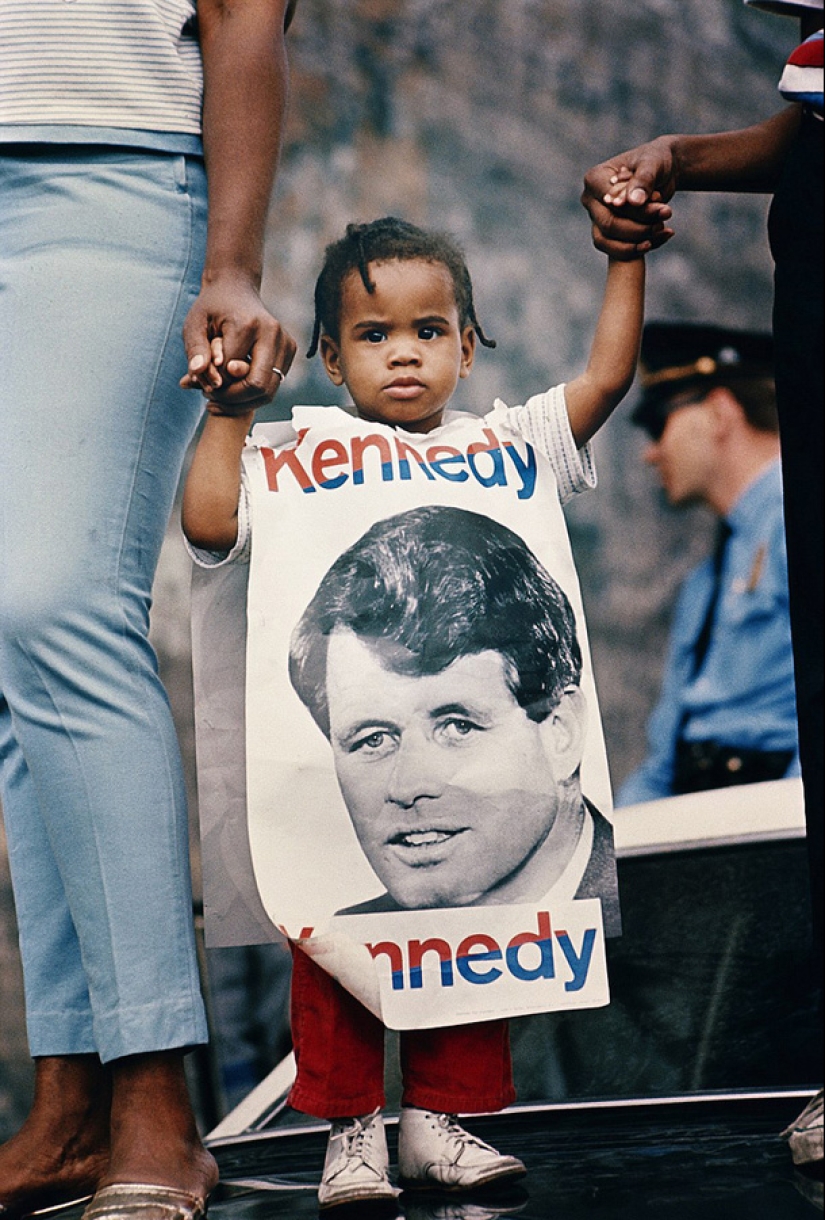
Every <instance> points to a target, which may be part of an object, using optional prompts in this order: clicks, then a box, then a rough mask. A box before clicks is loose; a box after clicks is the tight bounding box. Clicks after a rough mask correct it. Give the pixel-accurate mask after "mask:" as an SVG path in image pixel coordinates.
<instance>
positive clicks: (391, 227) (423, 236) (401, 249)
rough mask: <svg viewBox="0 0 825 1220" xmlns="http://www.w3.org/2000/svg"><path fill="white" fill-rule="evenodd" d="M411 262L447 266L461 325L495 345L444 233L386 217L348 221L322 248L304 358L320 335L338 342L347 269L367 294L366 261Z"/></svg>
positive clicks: (460, 256) (370, 286)
mask: <svg viewBox="0 0 825 1220" xmlns="http://www.w3.org/2000/svg"><path fill="white" fill-rule="evenodd" d="M415 260H419V261H421V262H425V263H441V264H442V265H443V266H444V267H446V268H447V270H448V271H449V273H450V275H451V276H452V280H453V284H454V285H455V299H456V304H457V305H458V314H459V321H460V324H461V327H462V329H463V328H464V327H465V326H467V325H470V326H472V328H473V330H474V331H475V332H476V334H477V335H478V337H479V340H480V341H481V343H483V345H484V346H485V347H495V346H496V345H495V341H494V340H493V339H488V338H487V336H486V335H485V334H484V331H483V330H482V329H481V324H480V323H479V320H478V318H477V317H476V308H475V303H474V301H473V283H472V280H471V279H470V272H469V271H468V270H467V263H466V261H465V258H464V253H463V251H462V250H461V248H460V247H459V245H458V244H457V243H456V242H455V241H454V240H453V238H452V237H449V236H448V235H447V234H446V233H429V232H427V231H426V230H425V229H419V228H418V227H417V226H416V225H413V224H409V222H408V221H406V220H398V219H397V218H396V217H395V216H385V217H383V218H382V219H381V220H373V221H371V222H370V224H351V225H347V231H346V233H345V235H344V236H343V237H342V238H341V239H340V240H339V241H336V242H333V243H332V244H331V245H329V246H327V248H326V253H325V257H324V267H323V270H322V271H321V274H320V275H319V277H318V283H317V284H316V285H315V325H314V327H313V331H312V342H311V343H310V345H309V351H308V352H307V358H308V359H311V358H312V357H313V356H314V355H315V353H316V352H317V351H318V344H319V341H320V338H321V335H322V334H327V335H329V336H330V338H332V339H334V340H335V341H336V342H337V341H338V338H339V325H340V319H341V292H342V287H343V283H344V280H345V279H346V277H347V276H348V275H349V273H350V272H351V271H357V272H358V273H359V275H360V276H361V280H362V283H363V285H364V287H365V288H366V290H367V292H370V293H372V292H375V284H374V283H373V282H372V280H371V279H370V275H369V264H370V263H389V262H394V261H401V262H411V261H415Z"/></svg>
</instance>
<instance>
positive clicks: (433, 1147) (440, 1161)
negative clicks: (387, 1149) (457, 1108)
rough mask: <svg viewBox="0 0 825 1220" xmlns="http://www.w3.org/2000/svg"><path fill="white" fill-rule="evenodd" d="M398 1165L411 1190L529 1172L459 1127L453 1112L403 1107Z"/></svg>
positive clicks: (473, 1184) (466, 1186)
mask: <svg viewBox="0 0 825 1220" xmlns="http://www.w3.org/2000/svg"><path fill="white" fill-rule="evenodd" d="M398 1169H399V1176H400V1178H401V1182H402V1184H403V1185H404V1186H405V1187H406V1188H408V1189H410V1190H448V1191H450V1190H474V1189H475V1188H477V1187H479V1186H488V1185H489V1184H490V1183H491V1182H500V1181H502V1180H504V1179H506V1178H510V1179H512V1178H521V1177H523V1176H524V1175H525V1174H526V1172H527V1170H526V1169H525V1167H524V1165H523V1164H522V1163H521V1161H520V1160H518V1159H517V1158H516V1157H514V1156H502V1154H501V1153H500V1152H497V1151H496V1149H495V1148H491V1147H490V1145H489V1144H485V1143H482V1141H481V1140H480V1139H476V1137H475V1136H474V1135H470V1133H469V1132H468V1131H465V1130H464V1128H463V1127H460V1126H459V1124H458V1121H457V1119H456V1118H455V1117H454V1115H452V1114H433V1113H432V1112H431V1111H429V1110H402V1111H401V1119H400V1121H399V1124H398Z"/></svg>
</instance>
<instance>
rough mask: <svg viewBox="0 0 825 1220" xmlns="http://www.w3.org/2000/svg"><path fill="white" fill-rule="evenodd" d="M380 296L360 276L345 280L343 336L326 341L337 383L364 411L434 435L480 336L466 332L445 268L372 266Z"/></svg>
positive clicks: (469, 329) (325, 350)
mask: <svg viewBox="0 0 825 1220" xmlns="http://www.w3.org/2000/svg"><path fill="white" fill-rule="evenodd" d="M369 274H370V279H371V280H372V282H373V283H374V284H375V292H372V293H370V292H367V290H366V288H365V287H364V285H363V283H362V281H361V277H360V275H359V274H358V272H357V271H352V272H350V274H349V275H348V276H347V278H346V279H345V280H344V283H343V286H342V288H343V291H342V294H341V318H340V324H339V325H340V339H339V341H338V342H337V343H336V342H335V341H334V340H333V339H331V338H330V337H329V335H324V336H323V338H322V339H321V355H322V356H323V359H324V364H325V365H326V369H327V373H328V374H329V376H330V379H331V380H332V381H333V382H334V384H335V385H346V387H347V389H348V390H349V392H350V394H351V395H352V400H353V402H354V403H355V406H356V407H357V409H358V414H359V415H360V416H362V418H364V419H373V420H376V421H378V422H379V423H383V424H390V425H393V426H395V425H398V426H399V427H402V428H406V429H407V430H408V431H410V432H431V431H432V429H433V428H437V427H438V426H439V424H440V423H441V418H442V415H443V413H444V408H445V407H446V405H447V403H448V402H449V401H450V399H451V398H452V396H453V394H454V393H455V388H456V386H457V385H458V382H459V380H460V378H462V377H467V376H468V375H469V373H470V370H471V368H472V366H473V357H474V355H475V333H474V331H473V328H472V327H471V326H467V327H465V328H464V329H463V330H462V328H461V324H460V320H459V316H458V305H457V303H456V296H455V286H454V284H453V279H452V276H451V275H450V272H449V271H448V270H447V268H446V267H445V266H444V265H443V264H442V263H427V262H424V261H422V260H419V259H416V260H410V261H403V262H402V261H398V260H395V261H393V262H386V263H370V265H369Z"/></svg>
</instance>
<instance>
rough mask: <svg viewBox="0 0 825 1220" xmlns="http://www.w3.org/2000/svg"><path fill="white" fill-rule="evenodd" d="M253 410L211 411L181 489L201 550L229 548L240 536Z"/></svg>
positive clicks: (188, 525)
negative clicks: (240, 504) (246, 446)
mask: <svg viewBox="0 0 825 1220" xmlns="http://www.w3.org/2000/svg"><path fill="white" fill-rule="evenodd" d="M254 415H255V412H254V411H252V410H246V411H244V412H242V413H241V414H237V415H226V414H223V413H220V412H218V411H210V413H209V415H208V416H207V420H206V423H205V424H204V428H203V432H202V433H201V436H200V440H199V441H198V444H197V447H196V449H195V453H194V456H193V458H192V465H191V466H190V468H189V473H188V475H187V476H186V484H185V486H184V489H183V514H182V522H183V532H184V534H186V537H187V538H188V539H189V541H190V542H191V543H192V545H193V546H196V547H198V548H199V549H200V550H203V551H231V550H232V548H233V546H234V545H235V543H236V542H237V539H238V500H239V498H240V494H241V454H242V453H243V449H244V443H245V441H246V436H247V432H248V431H249V428H250V427H251V425H252V420H253V419H254Z"/></svg>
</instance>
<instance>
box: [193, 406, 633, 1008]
mask: <svg viewBox="0 0 825 1220" xmlns="http://www.w3.org/2000/svg"><path fill="white" fill-rule="evenodd" d="M554 394H555V395H556V398H555V400H554V398H553V395H554ZM545 400H546V401H545ZM528 407H529V408H530V409H529V410H527V409H526V408H519V409H517V411H510V410H509V409H508V408H506V407H504V405H503V404H500V403H499V404H497V405H496V407H495V409H494V410H493V411H492V412H490V413H489V414H488V415H487V416H485V417H475V416H470V415H466V414H463V415H454V416H452V417H448V420H447V422H446V423H445V424H444V425H443V426H442V427H441V428H439V429H438V430H437V432H436V433H433V434H428V435H419V434H412V433H407V432H404V431H403V430H401V429H393V428H389V427H386V426H384V425H381V424H375V423H371V422H369V421H366V420H360V419H357V418H354V417H353V416H351V415H349V414H348V413H346V412H345V411H342V410H339V409H337V408H309V407H306V408H300V407H299V408H296V409H295V411H294V413H293V421H292V424H291V425H285V424H274V425H271V424H270V425H260V426H258V427H257V428H255V430H254V432H253V436H252V441H251V443H250V445H249V446H248V448H247V451H246V453H245V455H244V470H245V497H244V504H243V506H242V511H241V513H240V518H241V523H242V532H243V531H245V530H246V529H247V527H248V530H249V538H248V540H245V541H246V543H247V545H246V547H243V548H242V551H243V552H244V553H241V554H240V555H239V556H231V557H230V559H229V561H228V563H227V565H225V567H228V568H230V569H232V571H231V572H227V571H226V570H225V568H224V567H222V566H220V565H219V566H218V567H216V569H215V570H213V571H205V572H201V573H199V574H198V576H197V579H196V585H195V595H196V596H195V665H196V683H197V684H198V687H199V696H200V697H199V708H200V711H199V723H198V754H199V769H200V772H201V780H202V782H201V814H202V820H203V822H204V831H205V833H204V875H205V906H206V913H207V937H208V939H209V941H210V943H217V944H228V943H248V942H249V941H250V940H260V939H266V932H265V930H264V929H265V928H266V926H267V925H268V927H269V928H270V929H279V930H280V931H281V932H282V933H283V934H285V935H287V936H289V937H290V938H291V939H294V940H297V941H298V942H299V943H300V944H301V945H302V947H303V948H304V949H305V951H307V952H309V953H311V954H312V955H313V956H314V957H316V959H317V960H318V962H319V963H320V964H321V965H322V966H324V967H325V968H326V969H328V970H329V971H330V972H331V973H332V974H333V975H335V976H336V977H338V978H339V979H340V980H341V981H342V982H343V984H344V985H345V986H347V987H348V988H349V989H350V990H352V991H353V992H354V994H356V995H357V996H358V997H359V999H361V1000H362V1001H363V1002H364V1003H365V1004H367V1006H368V1007H370V1008H371V1009H372V1010H373V1011H375V1012H376V1013H377V1014H379V1015H380V1016H381V1017H382V1019H383V1020H384V1021H385V1023H386V1024H387V1025H388V1026H390V1027H393V1028H398V1029H403V1028H414V1027H422V1026H438V1025H445V1024H450V1023H462V1022H467V1021H478V1020H484V1019H487V1018H488V1017H491V1016H507V1015H517V1014H521V1013H528V1012H537V1011H548V1010H552V1009H560V1008H568V1007H595V1006H599V1005H602V1004H605V1003H607V1002H608V987H607V977H606V969H605V954H604V938H605V933H606V934H607V935H611V934H616V933H617V932H618V930H619V912H618V896H617V890H616V876H615V861H614V855H613V841H612V830H611V827H610V822H609V810H610V790H609V780H608V773H607V766H606V760H605V752H604V743H603V738H602V732H601V725H600V720H599V713H598V703H597V698H596V691H595V688H594V684H593V677H592V670H591V665H590V657H589V651H588V646H587V637H586V631H585V625H584V618H583V612H582V605H581V598H580V593H579V587H578V581H577V578H576V574H575V569H574V566H573V561H572V555H571V551H570V546H569V541H568V537H567V530H566V527H565V523H564V518H563V512H562V507H561V503H560V490H561V491H562V493H563V492H564V490H565V488H566V487H567V486H568V485H569V484H570V483H571V481H572V483H573V484H575V483H576V480H577V479H578V480H579V481H581V480H585V481H586V479H587V478H588V477H589V476H588V473H587V471H579V472H576V471H573V472H571V471H570V470H566V469H564V470H563V469H560V463H562V458H560V457H559V456H558V453H559V445H558V444H557V443H556V441H555V440H554V438H553V437H552V436H551V433H552V432H553V430H554V429H558V428H559V427H562V428H563V427H564V426H565V423H566V414H564V408H563V397H561V396H560V391H551V393H550V394H549V395H545V396H542V397H541V399H537V400H531V404H528ZM525 412H527V413H526V415H525ZM536 420H540V421H541V427H537V426H536ZM560 421H561V422H560ZM567 449H568V450H570V449H571V447H570V444H568V446H567ZM561 450H562V451H564V445H562V446H561ZM571 452H572V458H571V457H570V453H569V452H563V461H564V462H568V463H569V462H570V461H571V460H572V461H573V462H574V463H575V462H577V461H579V460H583V459H580V456H579V455H576V454H575V450H571ZM562 464H563V463H562ZM242 541H244V540H242ZM244 603H245V604H244ZM217 622H220V623H221V624H222V626H221V627H220V628H216V623H217ZM233 634H234V637H235V643H234V644H233V643H232V642H231V638H230V637H232V636H233ZM239 635H240V636H243V640H242V643H239V642H238V637H239ZM233 648H234V649H235V655H234V658H233V656H232V649H233ZM244 674H245V688H244V690H243V696H242V698H240V697H239V695H238V686H239V685H240V686H243V675H244ZM233 675H235V676H234V677H233ZM238 675H240V679H239V678H238ZM230 688H231V689H230ZM233 701H234V702H233ZM228 708H231V709H234V711H228V710H227V709H228ZM239 723H240V724H242V725H245V735H244V740H243V741H242V742H238V741H237V740H236V742H235V744H234V745H232V744H230V738H231V736H232V724H239ZM216 725H217V726H218V728H217V729H216ZM236 736H239V734H236ZM239 754H240V755H241V756H245V768H244V774H243V775H242V776H238V774H237V770H238V756H239ZM233 759H234V764H233V761H232V760H233ZM233 766H234V778H232V779H229V780H227V778H226V777H227V775H228V774H229V775H232V773H233ZM216 791H217V793H218V794H219V795H218V796H217V797H216V796H215V793H216ZM204 806H205V807H204ZM239 845H240V846H239ZM230 856H231V858H229V857H230ZM230 881H231V884H230ZM233 887H234V894H233V896H231V897H230V896H228V895H229V891H230V890H232V889H233ZM253 891H254V895H253V893H252V892H253ZM251 895H252V896H251ZM256 929H257V932H256ZM258 933H260V934H258Z"/></svg>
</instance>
